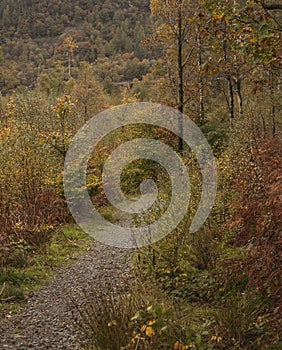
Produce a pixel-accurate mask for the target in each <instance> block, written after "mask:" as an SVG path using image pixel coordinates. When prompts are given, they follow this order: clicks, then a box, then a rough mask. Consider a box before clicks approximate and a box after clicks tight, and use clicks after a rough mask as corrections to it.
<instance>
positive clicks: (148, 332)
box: [146, 326, 155, 338]
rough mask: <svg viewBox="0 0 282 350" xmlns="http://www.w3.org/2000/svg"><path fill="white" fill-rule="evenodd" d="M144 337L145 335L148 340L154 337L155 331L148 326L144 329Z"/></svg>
mask: <svg viewBox="0 0 282 350" xmlns="http://www.w3.org/2000/svg"><path fill="white" fill-rule="evenodd" d="M146 335H147V337H150V338H151V337H153V336H154V335H155V331H154V329H153V327H151V326H148V327H147V328H146Z"/></svg>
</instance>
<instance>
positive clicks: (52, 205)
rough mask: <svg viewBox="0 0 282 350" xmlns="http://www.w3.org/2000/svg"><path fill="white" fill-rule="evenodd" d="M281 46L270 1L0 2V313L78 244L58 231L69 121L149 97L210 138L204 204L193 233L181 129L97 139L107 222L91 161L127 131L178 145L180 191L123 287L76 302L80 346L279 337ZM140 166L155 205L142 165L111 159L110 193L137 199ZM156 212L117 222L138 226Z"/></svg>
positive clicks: (109, 211)
mask: <svg viewBox="0 0 282 350" xmlns="http://www.w3.org/2000/svg"><path fill="white" fill-rule="evenodd" d="M281 42H282V5H281V1H279V0H266V1H261V0H234V1H228V0H196V1H191V0H165V1H164V0H151V1H149V0H144V1H138V0H116V1H112V0H105V1H101V0H95V1H94V0H92V1H90V0H73V1H70V0H66V1H63V0H44V1H43V0H42V1H39V0H2V1H1V3H0V91H1V95H0V164H1V168H0V311H1V315H2V314H3V315H6V314H7V313H8V312H14V310H15V305H17V304H18V303H23V302H24V300H26V298H28V295H29V293H30V291H32V290H34V288H37V287H38V285H39V284H40V283H42V280H44V278H46V277H44V276H45V273H47V274H48V272H50V271H52V270H53V269H54V267H56V266H57V265H58V264H59V262H60V261H64V260H67V259H69V254H70V255H71V254H72V253H73V251H75V250H76V249H82V250H83V249H87V248H85V244H86V245H87V244H88V243H85V236H84V235H83V233H80V234H78V233H77V232H78V231H76V229H75V232H74V231H72V230H71V229H70V231H67V232H68V233H67V235H66V234H65V233H64V232H65V230H66V227H67V228H68V229H69V227H73V225H74V223H73V219H72V217H71V215H70V213H69V211H68V208H67V205H66V200H65V197H64V190H63V175H64V161H65V157H66V154H67V151H68V148H69V146H70V144H71V142H72V140H73V138H74V136H75V134H76V132H77V131H78V130H79V129H80V128H81V127H82V126H83V125H84V124H85V122H87V121H89V120H90V119H91V118H92V117H93V116H95V115H97V114H98V113H99V112H101V111H104V110H107V109H112V108H113V107H115V106H117V105H125V104H130V103H135V102H155V103H159V104H162V105H166V106H170V107H173V108H175V109H176V110H178V111H180V112H181V113H182V112H183V113H184V114H186V115H187V116H188V117H189V118H190V119H191V120H193V122H195V123H196V125H197V126H198V127H199V128H200V129H201V131H202V132H203V134H204V135H205V137H206V139H207V140H208V142H209V144H210V146H211V148H212V151H213V153H214V155H215V157H216V163H217V168H218V189H217V197H216V201H215V204H214V207H213V210H212V212H211V214H210V216H209V218H208V219H207V222H206V223H205V225H204V226H203V227H201V228H200V229H199V230H198V231H197V232H196V233H194V234H191V233H190V232H189V228H190V225H191V222H192V220H193V217H194V215H195V213H196V211H197V207H198V205H199V202H200V198H201V182H202V175H201V172H200V170H201V169H200V167H199V164H198V162H197V159H196V158H195V155H193V152H192V151H191V149H190V148H189V147H188V146H187V145H186V144H185V143H184V142H183V140H182V139H181V138H180V137H176V136H175V135H173V134H172V133H170V132H168V131H166V130H164V129H163V128H156V127H152V126H148V125H139V126H126V127H123V128H120V129H117V131H116V132H115V133H112V134H110V135H109V137H105V138H104V139H103V140H102V141H101V142H100V143H99V144H98V145H97V149H95V152H94V153H93V157H92V158H91V159H90V161H89V164H88V169H87V189H88V192H89V195H90V197H91V199H92V201H93V203H95V206H97V208H98V210H99V212H100V213H101V214H102V215H103V216H104V217H105V218H107V220H108V221H110V222H112V223H114V224H118V223H120V224H121V225H123V220H124V216H120V215H119V214H120V213H118V212H117V210H116V209H115V208H113V207H112V206H111V205H110V203H109V202H108V200H107V197H106V195H105V192H104V191H103V182H102V172H103V165H104V163H105V161H106V160H107V158H108V157H109V156H110V154H111V152H112V151H113V150H114V149H115V148H117V147H118V146H119V145H121V144H123V143H125V142H127V141H129V140H131V139H135V138H147V137H150V138H154V139H158V140H160V141H162V142H163V143H166V144H167V145H169V147H170V148H172V149H173V150H174V151H175V152H177V153H178V155H179V157H181V159H182V160H183V162H184V163H185V165H186V167H187V169H188V172H189V176H190V181H191V187H192V192H191V200H190V204H189V209H188V211H187V214H186V216H185V218H184V219H183V221H182V222H181V223H180V224H179V225H178V227H177V228H176V229H175V230H174V231H173V232H171V233H170V234H168V235H167V236H166V237H165V238H163V239H162V240H160V241H159V242H157V243H154V244H153V245H150V246H148V247H143V248H139V249H136V250H134V251H133V252H132V255H133V263H132V264H133V270H134V274H135V277H136V282H135V285H134V287H132V289H130V291H129V293H128V290H127V291H126V293H125V294H124V295H121V296H120V298H116V297H112V296H111V295H106V297H105V299H101V300H97V298H96V299H95V300H93V303H92V304H91V299H89V303H88V304H87V305H86V306H85V307H84V308H83V309H82V310H80V312H81V314H82V315H83V317H82V320H81V324H80V328H79V329H81V330H82V333H83V334H84V335H85V336H86V337H87V338H88V341H89V344H91V346H92V348H93V349H105V350H106V349H111V350H113V349H117V350H118V349H120V350H121V349H132V350H133V349H138V350H139V349H152V350H156V349H167V350H169V349H174V350H184V349H196V350H213V349H214V350H217V349H218V350H220V349H225V350H239V349H240V350H241V349H242V350H275V349H277V350H278V349H280V348H281V344H282V343H281V329H282V327H281V314H282V309H281V308H282V300H281V295H282V293H281V291H282V290H281V279H282V273H281V272H282V270H281V261H282V259H281V258H282V255H281V238H282V237H281V232H282V230H281V228H282V221H281V209H282V206H281V193H282V177H281V168H282V163H281V156H282V140H281V131H282V118H281V112H282V102H281V101H282V85H281V84H282V78H281V71H282V61H281V60H282V46H281ZM148 178H152V179H153V180H154V181H155V182H156V184H157V186H158V189H159V192H160V195H159V196H160V199H161V201H162V203H165V204H164V205H163V206H164V207H165V208H166V207H167V206H168V203H169V201H170V195H171V184H170V181H169V176H168V174H167V173H165V171H164V169H162V168H161V167H160V166H158V165H157V164H156V163H155V162H153V161H152V162H150V161H148V160H144V159H140V160H138V161H136V162H133V163H131V164H130V165H129V166H128V167H127V168H126V169H125V170H124V172H123V173H122V176H121V182H122V189H123V191H124V193H125V194H126V195H127V196H128V197H129V198H136V197H138V196H140V188H139V187H140V184H141V183H142V181H143V180H145V179H148ZM160 215H162V212H161V213H160V212H159V211H158V210H156V209H154V208H153V209H152V210H149V212H148V213H142V215H140V216H139V217H136V216H131V217H130V219H131V221H132V223H133V225H135V226H137V227H138V226H142V225H144V224H147V223H148V222H152V221H154V220H157V219H158V217H159V216H160ZM69 225H71V226H69ZM70 232H71V233H70ZM65 246H66V247H65ZM78 247H80V248H78ZM61 255H62V256H63V257H62V256H61ZM66 256H67V257H68V258H65V257H66ZM46 271H47V272H46ZM89 298H90V297H89ZM89 305H90V306H89ZM11 310H12V311H11ZM97 315H98V316H99V317H98V316H97ZM1 317H2V316H0V322H1V321H2V319H1ZM97 320H98V321H97ZM92 348H91V349H92ZM89 350H90V348H89Z"/></svg>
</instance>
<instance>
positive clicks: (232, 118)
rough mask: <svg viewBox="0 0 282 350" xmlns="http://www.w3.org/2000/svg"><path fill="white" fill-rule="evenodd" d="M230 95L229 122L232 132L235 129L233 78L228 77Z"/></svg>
mask: <svg viewBox="0 0 282 350" xmlns="http://www.w3.org/2000/svg"><path fill="white" fill-rule="evenodd" d="M228 93H229V122H230V130H232V129H233V122H234V91H233V83H232V78H231V76H229V77H228Z"/></svg>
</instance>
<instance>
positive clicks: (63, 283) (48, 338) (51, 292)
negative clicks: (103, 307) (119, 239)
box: [0, 242, 133, 350]
mask: <svg viewBox="0 0 282 350" xmlns="http://www.w3.org/2000/svg"><path fill="white" fill-rule="evenodd" d="M129 261H130V258H129V254H128V250H125V249H119V248H114V247H108V246H105V245H102V244H100V243H98V242H95V243H94V244H93V246H92V247H90V248H89V249H88V251H87V252H86V253H84V255H83V256H81V257H79V258H78V260H76V261H74V262H73V263H71V264H69V265H67V266H64V267H63V268H61V269H60V270H59V272H58V273H57V274H56V276H55V277H54V278H53V279H52V280H51V281H50V282H48V283H47V284H46V285H45V286H44V287H42V288H41V289H40V290H39V291H37V292H35V293H33V294H31V295H30V296H29V297H28V298H27V300H26V301H25V303H24V305H23V310H22V312H20V313H19V314H16V315H13V314H12V315H11V317H10V318H7V317H6V316H7V315H4V314H3V315H0V349H8V350H26V349H34V350H35V349H36V350H43V349H44V350H47V349H48V350H53V349H54V350H68V349H69V350H81V349H83V345H82V342H81V335H80V333H79V331H78V329H77V328H76V327H75V326H74V321H75V319H79V314H78V312H77V306H76V305H75V304H77V305H80V306H81V305H83V304H84V303H85V302H87V295H91V293H96V294H97V295H105V294H107V295H115V294H116V293H120V292H123V291H126V290H127V288H128V286H129V285H130V283H131V281H132V279H133V277H132V274H131V272H130V263H129Z"/></svg>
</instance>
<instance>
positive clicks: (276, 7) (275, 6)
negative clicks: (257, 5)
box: [262, 1, 282, 11]
mask: <svg viewBox="0 0 282 350" xmlns="http://www.w3.org/2000/svg"><path fill="white" fill-rule="evenodd" d="M262 7H263V8H264V9H266V10H270V11H271V10H279V11H281V10H282V4H266V3H265V2H264V1H263V2H262Z"/></svg>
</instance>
